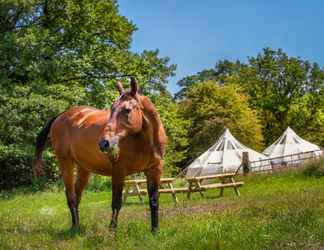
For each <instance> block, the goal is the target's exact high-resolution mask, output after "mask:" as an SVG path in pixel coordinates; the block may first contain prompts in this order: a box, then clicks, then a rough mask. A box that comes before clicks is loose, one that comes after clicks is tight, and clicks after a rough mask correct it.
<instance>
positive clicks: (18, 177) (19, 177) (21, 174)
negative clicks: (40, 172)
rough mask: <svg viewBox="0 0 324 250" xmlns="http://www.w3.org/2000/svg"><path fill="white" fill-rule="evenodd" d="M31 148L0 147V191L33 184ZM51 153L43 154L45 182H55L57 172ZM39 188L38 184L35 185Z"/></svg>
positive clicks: (18, 146) (16, 146) (22, 146)
mask: <svg viewBox="0 0 324 250" xmlns="http://www.w3.org/2000/svg"><path fill="white" fill-rule="evenodd" d="M33 151H34V149H33V148H32V147H28V146H24V145H19V144H18V145H9V146H4V145H0V190H9V189H14V188H17V187H19V186H27V185H30V184H32V183H33V171H32V164H31V163H32V158H33V154H34V152H33ZM53 158H54V156H53V154H52V153H51V152H46V153H44V162H45V163H44V170H45V173H46V180H47V181H54V180H57V179H58V177H59V171H58V168H57V166H56V164H55V161H54V159H53ZM37 185H38V186H39V184H37Z"/></svg>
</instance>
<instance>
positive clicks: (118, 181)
mask: <svg viewBox="0 0 324 250" xmlns="http://www.w3.org/2000/svg"><path fill="white" fill-rule="evenodd" d="M123 184H124V177H123V176H120V175H119V174H113V175H112V200H111V209H112V216H111V222H110V228H116V227H117V220H118V214H119V210H120V209H121V205H122V194H123Z"/></svg>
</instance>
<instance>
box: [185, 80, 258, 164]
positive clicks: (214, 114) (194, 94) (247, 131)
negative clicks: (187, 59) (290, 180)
mask: <svg viewBox="0 0 324 250" xmlns="http://www.w3.org/2000/svg"><path fill="white" fill-rule="evenodd" d="M180 105H181V112H182V114H183V116H184V118H185V119H186V120H188V121H190V123H191V124H190V128H189V138H190V156H191V157H193V158H194V157H195V156H197V154H199V153H202V152H203V151H204V150H206V149H207V148H208V147H209V146H211V144H212V143H214V142H215V140H216V138H217V137H218V136H219V135H220V133H222V132H223V129H224V127H227V128H229V129H230V130H231V131H232V132H233V134H234V135H235V136H236V137H237V138H238V139H239V140H240V141H242V142H243V143H245V144H247V145H250V146H251V147H252V148H256V149H260V148H261V147H262V140H263V138H262V133H261V125H260V121H259V119H258V117H257V114H256V112H255V111H254V110H252V109H251V108H249V105H248V98H247V97H246V96H244V95H242V94H240V91H239V89H238V88H237V87H236V86H235V85H225V86H219V85H217V83H215V82H214V81H208V82H205V83H200V84H196V85H194V86H192V87H191V88H190V89H188V90H187V91H186V96H185V99H184V100H183V101H182V103H181V104H180Z"/></svg>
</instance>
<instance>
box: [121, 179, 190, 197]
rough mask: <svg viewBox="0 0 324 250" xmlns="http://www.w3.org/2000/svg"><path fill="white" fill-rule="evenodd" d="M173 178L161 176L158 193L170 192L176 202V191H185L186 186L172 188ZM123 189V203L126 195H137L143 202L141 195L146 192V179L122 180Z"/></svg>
mask: <svg viewBox="0 0 324 250" xmlns="http://www.w3.org/2000/svg"><path fill="white" fill-rule="evenodd" d="M174 180H175V178H161V180H160V187H159V193H170V194H171V195H172V198H173V200H174V202H175V203H177V202H178V199H177V196H176V193H178V192H186V190H187V189H188V188H186V187H184V188H174V187H173V184H172V183H173V181H174ZM144 184H145V187H143V185H144ZM124 185H125V191H124V197H123V201H124V203H125V202H126V200H127V197H128V196H138V198H139V200H140V202H141V203H143V198H142V195H145V194H147V188H146V179H138V180H126V181H125V182H124Z"/></svg>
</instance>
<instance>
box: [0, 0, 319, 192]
mask: <svg viewBox="0 0 324 250" xmlns="http://www.w3.org/2000/svg"><path fill="white" fill-rule="evenodd" d="M136 29H137V28H136V26H135V24H133V23H131V22H130V21H129V20H128V19H127V18H126V17H124V16H122V15H120V13H119V12H118V5H117V3H116V1H113V0H111V1H97V2H93V1H90V0H85V1H77V0H72V1H70V0H52V1H47V0H33V1H18V0H4V1H1V3H0V117H1V122H0V189H4V188H6V189H7V188H12V187H16V186H19V185H29V184H30V183H31V180H32V172H31V160H32V159H31V158H32V155H33V150H34V142H35V138H36V136H37V134H38V133H39V131H40V130H41V128H42V127H43V126H44V124H45V123H46V122H47V120H48V119H50V118H51V117H53V116H55V115H57V114H58V113H60V112H62V111H64V110H66V109H68V108H69V107H72V106H76V105H91V106H95V107H97V108H109V107H110V106H111V104H112V102H113V101H114V100H115V98H116V97H117V91H116V90H115V88H114V82H115V80H116V78H121V79H122V80H124V82H127V76H128V75H132V76H135V77H136V78H137V79H138V81H139V83H140V85H141V87H142V89H143V91H144V94H146V95H149V96H150V97H151V98H152V100H153V102H154V103H155V104H156V106H157V108H158V110H159V111H160V114H161V118H162V120H163V122H164V125H165V127H166V131H167V133H168V136H169V145H168V148H167V154H166V156H165V166H166V167H165V169H166V175H169V174H174V173H176V172H178V171H179V169H180V168H181V167H183V166H185V165H186V164H187V163H188V161H190V160H191V159H192V158H194V157H195V156H196V155H198V154H199V153H201V152H202V151H203V150H205V149H206V148H208V146H210V144H211V143H212V142H213V141H214V140H215V139H216V137H217V136H218V134H219V133H220V132H221V130H222V129H223V127H224V126H227V127H229V128H230V129H231V130H232V131H233V133H234V135H235V136H237V137H238V138H239V139H240V140H242V141H243V142H244V143H247V144H248V145H250V146H252V147H254V148H256V149H260V150H261V149H262V148H263V147H264V146H265V145H267V144H269V143H270V142H272V141H273V140H274V139H275V138H276V137H278V136H279V135H280V134H281V132H282V131H283V130H284V128H285V127H286V126H287V125H290V126H291V127H293V129H295V130H296V131H297V132H298V133H299V134H300V135H301V136H303V137H305V138H306V139H308V140H310V141H312V142H314V143H317V144H320V145H322V146H324V139H323V135H324V131H323V130H324V125H323V124H324V96H323V88H324V87H323V82H324V73H323V70H322V69H321V68H320V67H319V65H317V64H311V63H309V62H307V61H303V60H301V59H299V58H294V57H288V56H287V55H286V54H285V53H284V52H282V51H281V50H277V51H273V50H271V49H265V50H264V51H263V52H262V53H260V54H259V55H258V56H257V57H251V58H249V60H248V62H247V63H242V62H239V61H237V62H231V61H220V62H218V63H217V64H216V66H215V68H213V69H207V70H204V71H202V72H199V73H197V74H196V75H193V76H188V77H185V78H183V79H182V80H180V81H179V83H178V84H179V86H180V87H181V91H180V92H179V93H177V94H176V97H175V98H173V97H172V95H171V94H170V93H168V91H167V89H166V87H167V83H168V78H169V77H170V76H173V75H174V72H175V69H176V66H175V65H173V64H170V62H169V58H166V57H161V56H159V52H158V50H156V51H143V52H142V53H134V52H131V51H130V43H131V40H132V35H133V33H134V32H135V31H136ZM45 158H46V161H47V164H46V165H47V168H46V176H47V178H48V179H49V180H56V179H57V178H58V176H59V171H58V169H57V166H56V162H55V159H54V155H53V152H52V151H51V150H48V151H47V152H46V154H45Z"/></svg>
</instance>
